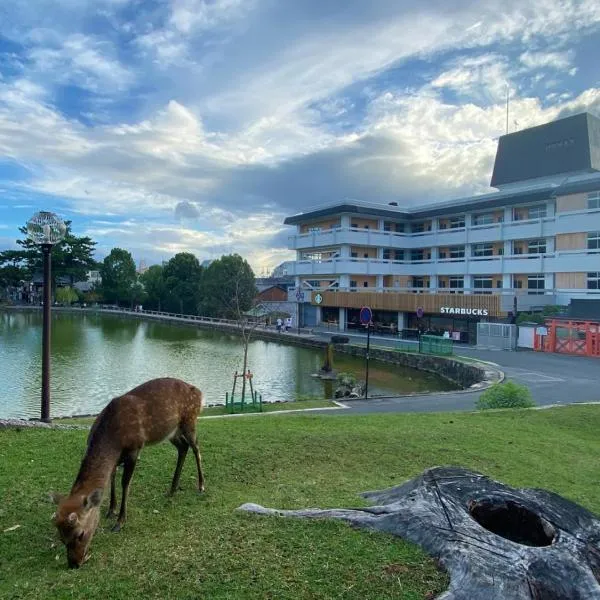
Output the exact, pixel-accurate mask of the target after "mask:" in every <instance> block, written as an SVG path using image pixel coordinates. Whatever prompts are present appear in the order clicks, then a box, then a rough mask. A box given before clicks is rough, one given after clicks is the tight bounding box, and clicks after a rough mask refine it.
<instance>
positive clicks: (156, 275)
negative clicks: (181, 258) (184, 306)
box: [140, 265, 167, 310]
mask: <svg viewBox="0 0 600 600" xmlns="http://www.w3.org/2000/svg"><path fill="white" fill-rule="evenodd" d="M140 281H141V283H142V285H143V286H144V289H145V290H146V303H147V305H148V308H150V309H152V310H162V307H163V305H164V302H165V298H166V295H167V286H166V282H165V278H164V269H163V267H162V265H152V266H151V267H150V268H149V269H148V270H147V271H146V272H144V273H142V274H141V275H140Z"/></svg>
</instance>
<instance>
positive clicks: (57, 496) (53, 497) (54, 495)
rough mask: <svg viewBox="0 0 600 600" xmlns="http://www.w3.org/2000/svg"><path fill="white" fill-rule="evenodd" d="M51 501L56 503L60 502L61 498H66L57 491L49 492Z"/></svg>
mask: <svg viewBox="0 0 600 600" xmlns="http://www.w3.org/2000/svg"><path fill="white" fill-rule="evenodd" d="M48 496H49V498H50V501H51V502H54V504H60V502H61V500H62V499H63V498H64V496H63V495H62V494H57V493H56V492H50V494H48Z"/></svg>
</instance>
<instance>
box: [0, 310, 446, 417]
mask: <svg viewBox="0 0 600 600" xmlns="http://www.w3.org/2000/svg"><path fill="white" fill-rule="evenodd" d="M52 319H53V322H52V379H51V386H52V391H51V414H52V416H53V417H57V416H67V415H76V414H89V413H97V412H99V411H100V410H101V409H102V408H103V407H104V406H105V405H106V404H107V402H108V401H109V400H110V399H111V398H113V397H114V396H118V395H120V394H122V393H124V392H126V391H128V390H129V389H131V388H132V387H134V386H136V385H138V384H140V383H143V382H144V381H147V380H148V379H152V378H154V377H165V376H170V377H179V378H181V379H183V380H185V381H188V382H189V383H192V384H194V385H196V386H198V387H199V388H200V389H201V390H202V391H203V392H204V394H205V398H206V402H207V404H223V403H224V402H225V392H226V391H230V390H231V386H232V376H233V373H234V372H235V370H236V369H238V370H239V369H241V367H242V345H241V342H240V339H239V338H238V337H236V336H232V335H228V334H226V333H221V332H214V331H203V330H199V329H196V328H194V327H192V326H178V325H172V324H166V323H160V322H152V321H140V320H137V319H132V318H127V317H120V316H114V315H99V314H92V313H87V314H85V313H84V314H78V313H75V314H73V313H55V314H54V315H53V317H52ZM41 338H42V315H41V313H40V312H16V311H0V418H7V417H38V416H39V406H40V381H41V343H42V339H41ZM248 356H249V363H248V364H249V367H250V369H251V370H252V372H253V373H254V385H255V389H257V390H259V392H260V393H262V395H263V400H264V401H266V402H274V401H277V400H294V399H297V398H299V397H302V396H313V397H315V396H316V397H320V398H323V397H331V395H332V383H331V382H323V381H320V380H318V379H315V378H313V377H311V373H314V372H316V371H317V370H318V369H319V368H320V366H321V364H322V362H323V352H320V351H317V350H313V349H307V348H298V347H296V346H291V345H286V344H278V343H274V342H266V341H262V340H255V341H253V342H251V343H250V347H249V352H248ZM334 366H335V368H336V369H337V370H338V371H349V372H353V373H354V374H355V375H357V377H359V378H364V361H363V360H361V359H358V358H355V357H350V356H345V355H340V354H338V355H337V356H336V357H335V359H334ZM447 389H452V386H451V384H449V383H448V382H447V381H445V380H444V379H442V378H440V377H437V376H435V375H430V374H428V373H422V372H419V371H414V370H412V369H406V368H403V367H398V366H395V365H387V364H378V363H376V362H374V361H372V362H371V367H370V372H369V395H371V394H373V395H394V394H402V393H411V392H423V391H436V390H447Z"/></svg>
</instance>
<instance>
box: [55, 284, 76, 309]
mask: <svg viewBox="0 0 600 600" xmlns="http://www.w3.org/2000/svg"><path fill="white" fill-rule="evenodd" d="M55 296H56V301H57V302H59V303H60V304H67V305H71V304H73V302H76V301H77V300H79V296H78V295H77V292H76V291H75V290H74V289H73V288H72V287H61V288H58V289H57V290H56V294H55Z"/></svg>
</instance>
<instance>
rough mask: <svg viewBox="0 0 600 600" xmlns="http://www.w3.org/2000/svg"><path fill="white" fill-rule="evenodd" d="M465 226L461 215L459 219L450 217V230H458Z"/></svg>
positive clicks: (463, 216)
mask: <svg viewBox="0 0 600 600" xmlns="http://www.w3.org/2000/svg"><path fill="white" fill-rule="evenodd" d="M464 226H465V215H461V216H460V217H451V218H450V229H459V228H461V227H464Z"/></svg>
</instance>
